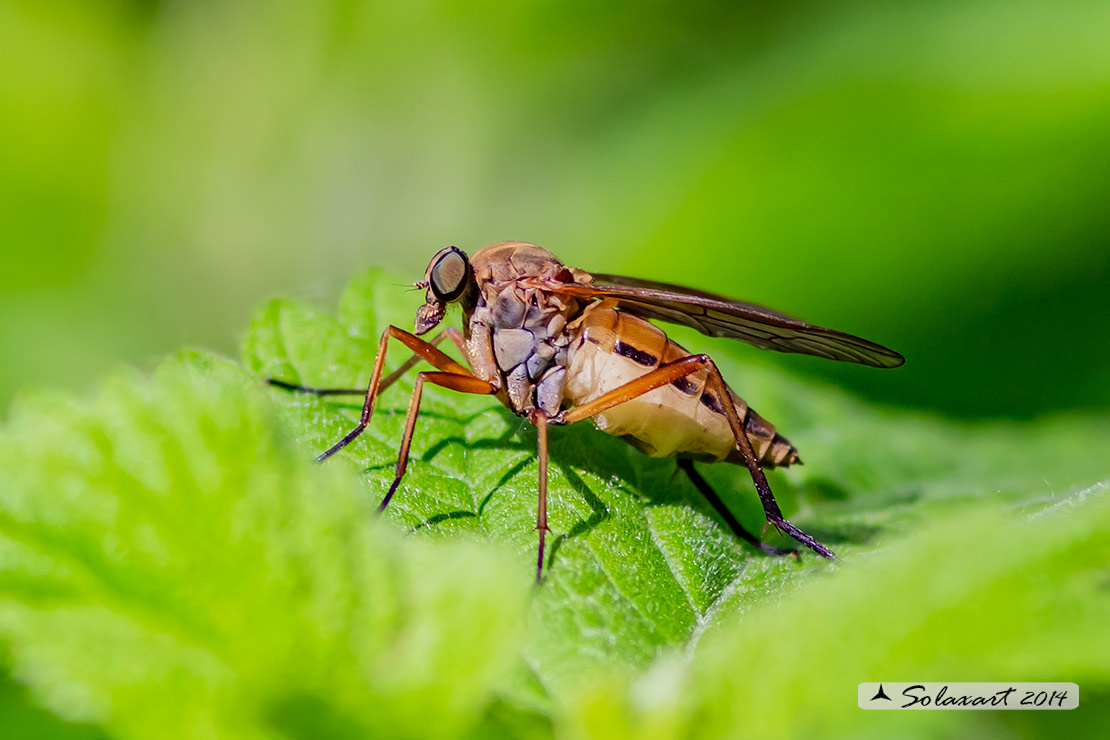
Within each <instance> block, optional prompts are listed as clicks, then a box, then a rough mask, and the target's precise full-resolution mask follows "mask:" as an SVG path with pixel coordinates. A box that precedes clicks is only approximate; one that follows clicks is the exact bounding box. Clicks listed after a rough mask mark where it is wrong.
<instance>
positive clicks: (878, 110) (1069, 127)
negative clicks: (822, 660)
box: [0, 0, 1110, 417]
mask: <svg viewBox="0 0 1110 740" xmlns="http://www.w3.org/2000/svg"><path fill="white" fill-rule="evenodd" d="M1108 38H1110V4H1107V3H1106V2H1090V3H1071V2H1069V3H1043V2H1036V3H1035V2H1025V1H1024V0H1016V1H1015V0H1004V1H1003V0H1000V1H998V2H994V1H991V0H980V1H978V2H936V1H934V2H928V3H924V2H922V3H902V4H899V6H898V7H890V6H889V5H888V4H886V3H877V2H875V3H872V2H846V3H838V4H835V7H834V6H831V5H830V4H826V3H815V2H787V3H783V2H749V3H741V2H721V3H700V4H697V5H691V4H689V3H679V2H664V1H660V2H641V3H630V4H627V5H626V4H623V3H611V4H606V5H604V6H601V5H599V4H596V3H583V2H533V3H514V2H493V3H473V2H447V1H443V2H433V1H424V2H406V3H361V2H346V1H340V0H334V1H323V0H321V1H318V2H304V3H261V2H259V3H246V2H226V1H225V2H203V1H195V2H188V3H185V2H141V1H140V0H131V1H127V0H116V1H115V2H99V3H89V2H79V1H78V0H73V1H72V2H58V1H57V0H45V1H43V0H39V1H37V2H22V1H20V0H14V1H13V0H4V2H2V3H0V209H2V212H0V244H2V246H3V254H4V259H3V270H0V345H2V346H3V347H4V362H3V363H0V407H2V406H3V405H6V404H7V402H8V401H9V399H10V397H11V395H12V393H13V392H14V391H15V390H16V389H17V388H20V387H22V386H26V385H29V384H30V385H51V386H58V385H61V386H73V387H83V386H85V385H86V384H88V383H89V382H90V379H91V378H93V377H95V376H97V375H98V374H99V373H101V372H102V371H103V370H104V369H105V368H106V367H108V366H111V365H113V364H116V363H117V362H119V361H121V360H124V361H128V362H140V363H148V364H149V362H150V361H151V359H152V358H154V357H157V356H160V355H162V354H164V353H166V352H168V351H170V350H172V349H174V348H176V347H178V346H180V345H182V344H183V343H189V344H199V345H203V346H207V347H213V348H216V349H219V350H222V351H226V352H229V353H230V352H232V351H233V348H234V346H235V343H236V341H237V339H238V336H239V334H240V333H241V331H242V328H243V327H244V325H245V321H246V318H247V316H248V315H249V312H250V310H251V308H252V307H253V306H255V305H257V304H258V303H259V302H260V301H261V300H262V299H264V298H265V297H268V296H271V295H275V294H283V293H284V294H294V295H300V296H308V297H319V298H320V299H321V301H322V302H323V303H330V300H331V297H332V296H334V295H335V294H337V293H338V290H339V288H340V287H341V286H342V285H343V283H344V282H345V280H346V279H347V278H348V277H349V276H350V275H352V274H354V273H355V272H357V271H359V270H362V269H364V268H365V267H367V266H371V265H380V266H384V267H388V268H391V269H394V270H396V271H398V272H399V273H400V274H404V275H412V276H413V278H414V279H415V278H416V277H418V276H419V275H420V274H421V272H422V270H423V268H424V265H425V264H426V260H427V258H428V256H429V255H430V254H432V253H433V252H434V251H435V250H436V249H438V248H439V247H441V246H443V245H444V244H448V243H451V244H457V245H459V246H461V247H463V248H464V249H469V250H474V249H477V248H478V247H480V246H481V245H483V244H485V243H488V242H492V241H498V240H502V239H509V238H513V239H525V240H529V241H535V242H538V243H540V244H543V245H544V246H547V247H548V248H550V249H552V250H553V251H555V252H556V253H557V254H559V255H560V256H561V257H563V258H564V259H565V260H566V261H567V262H568V263H570V264H573V265H576V266H581V267H583V268H586V269H595V270H599V271H614V272H625V273H630V274H635V275H641V276H645V277H650V278H657V279H668V280H672V281H676V282H686V283H689V284H692V285H696V286H697V287H701V288H703V289H710V290H714V291H719V292H724V293H727V294H729V295H734V296H737V297H741V298H745V299H748V300H753V301H757V302H762V303H766V304H768V305H771V306H774V307H777V308H780V309H782V310H785V311H787V312H789V313H793V314H795V315H798V316H800V317H802V318H805V319H807V320H810V321H813V322H815V323H820V324H824V325H828V326H833V327H836V328H842V329H844V330H847V331H850V332H854V333H859V334H862V335H864V336H866V337H868V338H873V339H875V340H877V341H880V342H882V343H885V344H889V345H890V346H892V347H895V348H897V349H899V350H900V351H902V352H903V353H904V354H905V355H906V356H907V357H908V358H909V362H908V364H907V365H906V367H905V368H904V369H902V370H899V371H897V372H891V373H875V372H869V371H866V370H862V369H860V368H855V367H838V366H834V365H832V364H831V363H824V362H822V361H819V360H810V359H808V358H789V357H788V358H781V357H773V358H768V357H762V356H759V357H757V353H755V352H753V353H752V357H753V361H755V362H784V363H786V364H788V365H789V366H790V367H792V368H795V369H796V370H797V371H799V372H803V373H813V374H818V375H821V376H824V377H830V378H833V379H834V380H836V381H837V382H840V383H843V384H844V385H847V386H848V387H851V388H854V389H856V390H858V391H859V392H861V393H863V394H865V395H867V396H869V397H872V398H875V399H880V400H885V401H889V402H892V403H897V404H900V405H909V406H919V407H922V408H931V409H940V410H943V411H945V412H947V413H950V414H953V415H959V416H972V417H974V416H1002V417H1026V416H1032V415H1037V414H1040V413H1044V412H1050V411H1054V410H1062V409H1070V408H1080V407H1086V408H1090V407H1106V406H1108V405H1110V362H1108V359H1110V342H1107V339H1108V338H1110V293H1108V291H1107V290H1106V287H1105V286H1106V285H1107V282H1108V279H1110V248H1108V246H1110V243H1108V242H1110V239H1108V237H1107V233H1108V230H1110V229H1108V227H1110V208H1107V200H1108V196H1110V136H1108V135H1107V132H1108V131H1110V43H1107V39H1108ZM712 346H713V345H712V343H708V342H707V343H706V347H707V348H708V349H710V351H711V350H712Z"/></svg>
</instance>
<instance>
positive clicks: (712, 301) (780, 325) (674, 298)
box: [546, 273, 906, 368]
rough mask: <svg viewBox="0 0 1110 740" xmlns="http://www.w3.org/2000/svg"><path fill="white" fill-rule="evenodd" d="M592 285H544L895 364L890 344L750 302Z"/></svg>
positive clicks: (754, 339)
mask: <svg viewBox="0 0 1110 740" xmlns="http://www.w3.org/2000/svg"><path fill="white" fill-rule="evenodd" d="M593 278H594V284H593V285H581V284H578V283H561V284H559V286H558V287H553V286H550V285H549V286H546V287H547V289H548V290H553V292H556V293H562V294H564V295H572V296H575V297H578V298H587V299H590V298H596V299H603V298H610V299H614V300H616V301H617V307H618V308H619V309H620V310H622V311H627V312H628V313H631V314H635V315H637V316H640V317H642V318H645V319H658V320H660V321H670V322H672V323H675V324H683V325H684V326H689V327H693V328H694V329H697V330H698V331H700V332H702V333H703V334H708V335H709V336H711V337H729V338H731V339H740V340H742V341H744V342H748V343H749V344H753V345H755V346H756V347H759V348H761V349H773V350H777V351H779V352H798V353H801V354H806V355H815V356H817V357H825V358H828V359H830V360H841V361H843V362H858V363H859V364H861V365H869V366H871V367H884V368H885V367H898V366H899V365H901V364H902V363H903V362H905V361H906V360H905V358H904V357H902V355H900V354H898V353H897V352H895V351H894V350H892V349H887V348H886V347H884V346H882V345H880V344H875V343H874V342H869V341H867V340H866V339H861V338H860V337H856V336H852V335H851V334H845V333H844V332H841V331H835V330H833V329H825V328H822V327H820V326H813V325H812V324H807V323H805V322H804V321H799V320H798V319H794V318H791V317H789V316H787V315H785V314H781V313H779V312H778V311H772V310H771V309H769V308H764V307H763V306H757V305H754V304H752V303H742V302H740V301H733V300H730V299H728V298H725V297H724V296H719V295H714V294H712V293H705V292H702V291H700V290H692V289H690V288H684V287H682V286H679V285H669V284H667V283H655V282H651V281H648V280H638V279H636V278H629V277H623V276H620V275H602V274H596V273H595V274H594V275H593Z"/></svg>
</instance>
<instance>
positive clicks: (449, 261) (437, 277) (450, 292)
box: [415, 247, 476, 334]
mask: <svg viewBox="0 0 1110 740" xmlns="http://www.w3.org/2000/svg"><path fill="white" fill-rule="evenodd" d="M415 285H416V287H417V288H423V289H425V290H426V291H427V292H426V293H425V294H424V305H423V306H421V307H420V310H418V311H417V312H416V333H417V334H424V333H426V332H428V331H431V330H432V329H434V328H435V327H436V325H437V324H439V322H440V321H442V320H443V315H444V314H445V313H446V312H447V304H448V303H455V302H457V301H461V300H464V299H466V298H468V297H471V296H473V295H474V291H475V290H476V287H475V284H474V272H473V271H472V270H471V269H470V260H469V259H467V256H466V252H464V251H462V250H461V249H459V248H458V247H444V248H443V249H441V250H439V251H438V252H436V254H435V256H434V257H432V261H431V262H429V263H428V269H427V271H426V272H425V273H424V279H423V280H421V281H419V282H417V283H415ZM471 300H473V299H472V298H471Z"/></svg>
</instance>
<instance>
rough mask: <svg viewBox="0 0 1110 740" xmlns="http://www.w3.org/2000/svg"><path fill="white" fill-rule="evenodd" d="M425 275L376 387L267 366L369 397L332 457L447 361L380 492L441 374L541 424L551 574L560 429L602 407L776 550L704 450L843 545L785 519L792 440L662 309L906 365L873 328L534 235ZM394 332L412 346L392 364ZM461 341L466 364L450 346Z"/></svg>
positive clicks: (330, 391) (411, 412)
mask: <svg viewBox="0 0 1110 740" xmlns="http://www.w3.org/2000/svg"><path fill="white" fill-rule="evenodd" d="M415 285H416V287H417V288H420V289H422V290H424V291H425V302H424V305H423V306H421V307H420V309H419V310H418V311H417V313H416V326H415V332H414V333H410V332H408V331H405V330H404V329H400V328H398V327H396V326H390V327H389V328H388V329H386V330H385V331H384V332H383V333H382V337H381V342H380V343H379V345H378V353H377V356H376V357H375V359H374V367H373V370H372V372H371V374H370V384H369V386H368V387H367V389H366V390H365V391H363V390H361V389H345V388H310V387H307V386H302V385H294V384H291V383H286V382H284V381H280V380H275V379H270V381H269V382H270V383H271V384H272V385H275V386H278V387H280V388H284V389H287V390H293V391H300V392H305V393H312V394H315V395H337V394H359V395H364V396H365V403H364V404H363V408H362V416H361V418H360V420H359V423H358V425H357V426H356V427H355V428H354V429H352V430H351V431H350V432H348V433H347V435H346V436H344V437H343V438H342V439H341V440H339V441H338V442H336V443H335V444H334V445H332V446H331V447H330V448H329V449H328V450H326V451H325V452H324V453H323V454H321V455H320V456H319V457H318V458H317V460H318V461H323V460H326V459H328V458H329V457H331V456H332V455H334V454H335V453H336V452H338V451H339V450H341V449H343V448H344V447H346V446H347V445H348V444H350V443H351V442H352V441H353V440H354V439H355V438H356V437H358V436H359V435H360V434H361V433H362V432H363V430H365V429H366V427H367V425H368V424H369V423H370V419H371V416H372V415H373V413H374V404H375V402H376V401H377V399H378V396H379V394H380V393H381V392H382V391H383V390H385V389H386V388H387V387H389V386H390V385H392V384H393V383H394V382H395V381H396V380H397V378H399V377H400V376H401V375H402V374H403V373H405V372H407V371H408V370H409V369H411V368H412V367H413V366H414V365H416V364H417V363H418V362H420V361H421V360H423V361H424V362H427V363H428V364H429V365H431V366H432V367H433V368H435V370H430V371H423V372H420V373H418V374H417V376H416V384H415V387H414V389H413V393H412V399H411V400H410V402H409V408H408V415H407V417H406V420H405V431H404V434H403V436H402V437H401V449H400V452H399V454H398V456H397V466H396V470H395V476H394V479H393V483H392V485H390V487H389V491H388V492H387V493H386V495H385V498H383V499H382V502H381V504H380V505H379V506H378V512H381V511H382V510H384V509H385V507H386V506H388V505H389V502H390V500H391V499H392V498H393V494H394V493H396V491H397V487H398V486H399V485H400V483H401V480H402V478H403V477H404V475H405V469H406V467H407V466H408V459H409V448H410V446H411V444H412V436H413V430H414V429H415V427H416V419H417V416H418V415H419V413H420V399H421V394H422V393H423V390H424V386H425V385H427V384H428V383H431V384H432V385H437V386H440V387H443V388H448V389H450V390H453V391H457V392H459V393H471V394H479V395H489V396H495V397H497V399H498V400H500V401H501V402H502V403H503V404H504V405H505V406H507V407H508V408H509V409H510V410H511V411H512V412H513V413H515V414H517V415H519V416H521V417H523V418H526V419H527V420H528V421H529V422H530V423H532V424H533V425H534V426H535V427H536V432H537V446H538V456H539V486H538V488H539V504H538V506H537V511H536V530H537V531H538V532H539V553H538V557H537V560H536V580H537V582H538V581H539V580H540V577H541V575H542V574H543V556H544V541H545V537H546V535H547V532H548V531H550V530H549V529H548V526H547V462H548V451H547V447H548V445H547V432H548V427H549V426H552V425H554V426H563V425H566V424H573V423H575V422H578V421H583V420H585V419H592V420H593V422H594V425H595V426H596V427H597V428H598V429H600V430H601V431H603V432H606V433H608V434H612V435H615V436H617V437H620V438H621V439H624V440H625V441H627V442H629V443H630V444H632V445H633V446H634V447H636V448H637V449H639V450H640V451H642V452H644V453H646V454H648V455H650V456H652V457H673V458H676V459H677V462H678V467H679V469H680V470H682V471H683V473H685V474H686V476H687V477H689V479H690V481H691V482H692V483H693V485H694V486H695V487H696V488H697V489H698V491H699V492H701V494H702V495H704V496H705V498H706V499H707V500H708V501H709V503H710V504H711V505H712V506H713V508H714V509H715V510H716V511H717V513H718V514H719V515H720V516H721V518H722V519H724V521H725V523H726V524H728V526H729V528H730V529H732V530H733V532H735V533H736V535H737V536H738V537H740V538H741V539H743V540H744V541H746V542H748V543H749V544H751V545H752V546H753V547H756V548H758V549H760V550H762V551H764V552H767V553H772V554H776V555H778V554H786V553H796V550H794V549H790V550H784V549H780V548H777V547H773V546H771V545H769V544H766V543H764V542H762V541H761V540H760V539H759V537H757V536H756V535H754V534H752V533H750V532H748V531H747V530H745V529H744V527H743V526H741V524H740V522H738V521H737V520H736V518H735V517H734V516H733V515H732V513H731V512H730V511H729V510H728V508H727V507H726V506H725V505H724V503H723V502H722V501H721V499H720V498H719V497H718V496H717V494H716V493H715V492H714V491H713V489H712V488H711V487H710V486H709V484H708V482H707V481H706V480H705V479H704V478H703V477H702V476H701V474H700V473H698V471H697V470H696V469H695V467H694V462H695V461H704V462H728V463H734V464H738V465H743V466H745V467H746V468H747V470H748V473H749V474H750V475H751V477H752V481H753V482H754V483H755V488H756V491H757V493H758V494H759V500H760V502H761V503H762V505H763V511H764V514H765V515H766V517H767V523H768V524H769V525H771V526H774V527H775V528H777V529H778V530H779V531H781V532H783V533H785V534H787V535H789V536H790V537H792V538H793V539H794V540H796V541H797V542H798V543H799V544H801V545H804V546H805V547H807V548H809V549H810V550H813V551H814V552H816V553H817V554H818V555H820V556H821V557H824V558H829V559H832V558H834V557H835V556H834V555H833V552H832V550H830V549H829V548H828V547H826V546H825V545H823V544H821V543H820V542H818V541H817V540H816V539H814V538H813V537H811V536H810V535H808V534H806V533H805V532H803V531H802V530H801V529H799V528H798V527H796V526H794V525H793V524H791V523H790V522H788V521H787V520H786V519H785V518H784V517H783V515H782V512H781V511H780V510H779V506H778V503H777V502H776V501H775V497H774V494H772V493H771V487H770V486H769V485H768V483H767V477H766V475H764V472H763V470H764V468H774V467H786V466H789V465H792V464H796V463H798V462H799V458H798V451H797V449H795V447H794V445H792V444H791V443H790V441H789V440H787V439H786V438H785V437H783V436H782V435H781V434H779V433H778V432H777V431H776V430H775V427H774V425H773V424H771V423H770V422H769V421H767V420H766V419H764V418H763V417H761V416H760V415H759V414H757V413H756V412H755V411H754V410H752V409H751V408H749V407H748V404H747V403H746V402H745V401H744V400H743V399H742V398H740V396H738V395H736V393H734V392H733V391H732V389H731V388H729V386H728V384H727V383H725V381H724V378H723V377H722V376H721V372H720V370H718V369H717V365H716V363H714V362H713V360H712V359H711V358H710V357H709V355H705V354H691V353H689V352H687V351H686V350H685V349H683V348H682V347H680V346H679V345H678V344H676V343H675V342H673V341H671V340H670V339H668V338H667V335H666V334H665V333H664V332H663V331H662V330H661V329H659V328H658V327H657V326H655V325H654V324H652V323H651V322H650V321H649V320H652V319H654V320H659V321H667V322H671V323H675V324H683V325H685V326H690V327H693V328H694V329H697V330H698V331H700V332H702V333H703V334H707V335H709V336H713V337H730V338H732V339H740V340H742V341H745V342H748V343H749V344H753V345H755V346H756V347H761V348H763V349H772V350H777V351H779V352H800V353H803V354H808V355H816V356H818V357H825V358H828V359H830V360H841V361H845V362H856V363H860V364H863V365H869V366H871V367H879V368H892V367H898V366H899V365H901V364H902V363H903V362H904V361H905V360H904V358H903V357H902V355H900V354H898V353H897V352H895V351H893V350H890V349H887V348H886V347H883V346H881V345H878V344H875V343H874V342H869V341H867V340H866V339H861V338H859V337H855V336H852V335H851V334H845V333H843V332H839V331H834V330H832V329H824V328H821V327H819V326H813V325H811V324H807V323H805V322H802V321H799V320H797V319H793V318H790V317H788V316H785V315H783V314H781V313H778V312H776V311H771V310H769V309H766V308H763V307H761V306H756V305H752V304H750V303H741V302H738V301H733V300H730V299H728V298H724V297H722V296H718V295H714V294H712V293H704V292H702V291H697V290H691V289H689V288H683V287H680V286H677V285H669V284H666V283H656V282H649V281H646V280H639V279H636V278H628V277H621V276H618V275H604V274H598V273H593V274H591V273H588V272H584V271H582V270H578V269H575V268H571V267H567V266H566V265H564V264H563V263H562V262H561V261H560V260H559V259H558V258H557V257H556V256H555V255H554V254H552V253H551V252H549V251H547V250H546V249H543V248H542V247H538V246H536V245H535V244H528V243H526V242H500V243H498V244H491V245H490V246H488V247H485V248H483V249H480V250H479V251H478V252H477V253H475V255H474V257H473V258H468V257H467V255H466V253H464V252H463V251H462V250H461V249H458V248H457V247H447V248H445V249H442V250H440V251H439V252H437V253H436V254H435V256H434V257H432V260H431V262H430V263H429V264H428V269H427V271H426V272H425V275H424V279H423V280H421V281H419V282H417V283H416V284H415ZM452 303H457V304H459V305H460V306H461V308H462V313H463V331H462V332H461V333H460V332H459V331H458V330H457V329H455V328H453V327H452V328H448V329H444V330H442V331H440V332H439V333H438V334H436V335H435V336H434V337H433V338H432V339H431V340H430V341H425V340H424V339H421V338H420V336H419V335H422V334H427V333H428V332H429V331H431V330H432V329H434V328H435V327H436V326H438V325H439V323H440V322H441V321H442V319H443V317H444V314H445V313H446V310H447V306H448V305H450V304H452ZM390 339H394V340H396V341H399V342H400V343H401V344H403V345H404V346H405V347H407V348H408V349H409V350H410V351H411V352H412V353H413V355H412V357H410V358H408V359H407V360H406V361H405V362H404V364H402V365H401V366H400V367H399V368H398V369H397V370H396V371H394V372H393V373H392V374H390V375H388V376H386V377H384V378H383V377H382V375H383V370H384V367H385V356H386V351H387V350H388V348H389V345H390ZM444 339H449V340H451V342H452V343H454V344H455V345H456V346H457V347H458V349H459V351H460V352H461V353H462V355H463V357H464V358H465V360H466V363H467V365H468V366H469V367H467V366H464V365H462V364H459V363H458V362H456V361H455V360H453V359H451V358H450V357H449V356H447V355H446V354H444V353H443V352H442V351H440V350H439V349H438V348H437V345H439V344H440V343H441V342H442V341H443V340H444Z"/></svg>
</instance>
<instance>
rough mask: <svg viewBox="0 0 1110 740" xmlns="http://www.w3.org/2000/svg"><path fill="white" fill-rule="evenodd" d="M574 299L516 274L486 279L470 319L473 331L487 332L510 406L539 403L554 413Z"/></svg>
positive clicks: (529, 406) (559, 403)
mask: <svg viewBox="0 0 1110 740" xmlns="http://www.w3.org/2000/svg"><path fill="white" fill-rule="evenodd" d="M578 312H579V306H578V302H577V301H576V300H574V299H572V298H565V297H563V296H559V295H556V294H553V293H549V292H546V291H544V290H542V289H538V288H535V287H531V286H529V285H527V284H526V283H524V282H523V281H520V280H510V281H507V282H503V283H502V282H493V281H490V282H486V283H485V284H484V285H482V286H481V297H480V298H479V301H478V305H477V306H476V307H475V309H474V311H473V313H472V314H471V316H470V319H469V329H470V335H471V336H472V337H474V336H477V335H480V334H485V335H486V336H488V349H487V350H486V351H487V352H488V353H492V355H493V358H492V359H493V363H494V364H495V365H496V370H497V372H498V374H499V375H500V376H501V379H503V383H502V389H503V391H504V394H505V396H506V398H507V400H508V402H509V404H510V406H511V407H512V408H513V410H514V411H516V412H517V413H521V414H523V413H527V412H528V411H530V410H532V409H533V408H540V409H543V410H544V411H546V412H547V413H549V414H556V413H558V411H559V409H560V407H561V406H562V401H563V384H564V381H565V378H566V364H567V353H568V350H569V346H570V339H571V337H570V334H569V333H568V332H567V331H566V326H567V323H568V321H569V320H573V318H574V317H575V315H576V314H577V313H578Z"/></svg>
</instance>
